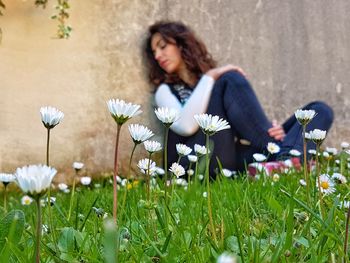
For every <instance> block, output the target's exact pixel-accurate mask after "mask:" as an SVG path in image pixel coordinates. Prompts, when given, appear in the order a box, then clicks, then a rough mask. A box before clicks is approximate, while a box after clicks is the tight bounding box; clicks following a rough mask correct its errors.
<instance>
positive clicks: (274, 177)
mask: <svg viewBox="0 0 350 263" xmlns="http://www.w3.org/2000/svg"><path fill="white" fill-rule="evenodd" d="M272 180H273V181H274V182H278V181H279V180H280V176H279V174H274V175H273V176H272Z"/></svg>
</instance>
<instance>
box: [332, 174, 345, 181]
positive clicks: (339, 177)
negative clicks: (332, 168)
mask: <svg viewBox="0 0 350 263" xmlns="http://www.w3.org/2000/svg"><path fill="white" fill-rule="evenodd" d="M331 178H332V179H333V180H334V181H335V182H337V183H339V184H346V183H347V180H346V177H345V176H344V175H342V174H340V173H333V175H332V177H331Z"/></svg>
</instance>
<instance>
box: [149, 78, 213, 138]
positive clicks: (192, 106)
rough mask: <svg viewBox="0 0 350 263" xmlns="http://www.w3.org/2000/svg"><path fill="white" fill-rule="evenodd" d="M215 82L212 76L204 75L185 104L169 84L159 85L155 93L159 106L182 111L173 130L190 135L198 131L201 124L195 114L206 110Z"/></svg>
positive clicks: (183, 134) (172, 127)
mask: <svg viewBox="0 0 350 263" xmlns="http://www.w3.org/2000/svg"><path fill="white" fill-rule="evenodd" d="M214 82H215V81H214V79H213V78H212V77H210V76H208V75H203V76H202V78H201V79H200V80H199V82H198V84H197V86H196V87H195V89H194V90H193V93H192V94H191V96H190V97H189V99H188V100H187V101H186V103H185V104H184V105H182V104H181V103H180V102H179V100H178V99H177V98H176V96H175V95H174V94H173V93H172V92H171V90H170V87H169V86H168V85H166V84H162V85H160V86H159V87H158V89H157V91H156V93H155V101H156V104H157V106H158V107H168V108H175V109H177V110H178V111H179V112H180V119H179V120H178V121H176V122H174V123H173V125H171V126H170V129H171V130H172V131H174V132H175V133H177V134H179V135H181V136H190V135H192V134H194V133H196V132H197V130H198V128H199V126H198V124H197V122H196V120H195V119H194V118H193V116H194V115H196V114H202V113H204V112H206V110H207V108H208V104H209V100H210V95H211V91H212V89H213V86H214Z"/></svg>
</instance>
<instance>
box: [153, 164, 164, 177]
mask: <svg viewBox="0 0 350 263" xmlns="http://www.w3.org/2000/svg"><path fill="white" fill-rule="evenodd" d="M155 172H156V174H158V175H164V174H165V171H164V169H163V168H160V167H158V166H156V168H155Z"/></svg>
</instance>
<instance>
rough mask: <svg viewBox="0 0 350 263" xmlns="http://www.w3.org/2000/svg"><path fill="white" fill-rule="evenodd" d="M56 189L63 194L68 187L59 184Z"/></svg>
mask: <svg viewBox="0 0 350 263" xmlns="http://www.w3.org/2000/svg"><path fill="white" fill-rule="evenodd" d="M58 189H60V190H61V191H62V192H64V191H65V190H66V189H68V185H66V184H65V183H60V184H58Z"/></svg>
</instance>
